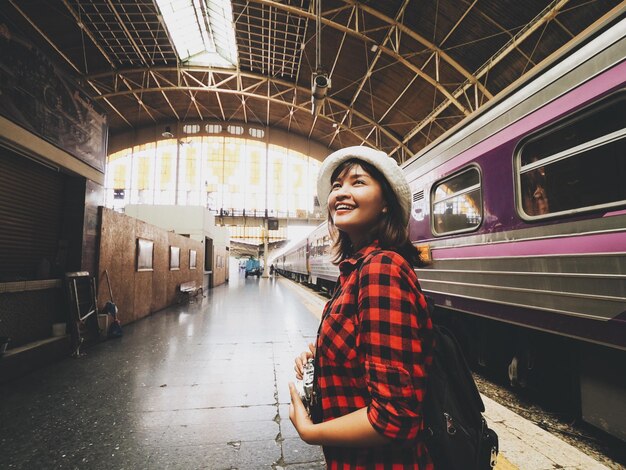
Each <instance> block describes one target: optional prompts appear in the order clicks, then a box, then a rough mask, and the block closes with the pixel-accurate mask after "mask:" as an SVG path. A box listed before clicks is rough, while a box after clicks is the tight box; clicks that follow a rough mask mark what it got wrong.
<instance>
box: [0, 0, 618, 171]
mask: <svg viewBox="0 0 626 470" xmlns="http://www.w3.org/2000/svg"><path fill="white" fill-rule="evenodd" d="M315 3H316V2H315V1H309V0H284V1H272V0H233V2H232V5H233V16H234V24H235V28H236V40H237V47H238V56H239V66H238V69H237V70H232V71H227V70H220V69H209V68H199V67H188V66H185V65H184V64H181V63H179V62H178V61H177V58H176V54H175V51H174V48H173V46H172V44H171V41H170V40H169V38H168V34H167V32H166V31H165V29H164V27H163V25H162V23H161V22H160V19H159V16H158V13H159V12H158V10H157V7H156V6H155V4H154V2H153V1H152V0H138V1H131V0H27V1H18V0H4V1H3V2H2V6H1V7H0V8H1V11H2V15H1V16H0V19H1V21H2V22H9V23H10V24H12V25H13V26H17V27H18V28H20V30H22V31H23V32H25V33H26V34H27V35H28V37H30V38H32V40H33V41H34V42H35V43H36V44H38V45H39V46H41V47H42V48H43V49H45V50H47V52H48V53H49V54H50V55H51V56H52V57H53V58H55V59H56V61H57V62H58V63H59V64H62V65H63V66H64V67H66V68H67V69H68V70H69V71H70V72H71V73H72V74H74V75H75V76H77V77H79V78H80V79H81V81H82V83H83V84H84V86H85V88H86V90H87V91H88V92H90V93H91V94H92V95H93V96H94V97H95V98H96V99H97V100H98V101H99V102H100V103H101V104H102V106H103V107H104V108H105V109H106V110H107V112H108V115H109V124H110V134H111V135H115V134H118V133H125V132H127V131H129V130H133V129H138V128H142V127H148V126H150V127H153V126H155V125H165V124H171V123H176V122H194V123H195V122H198V121H204V122H215V121H223V122H228V123H230V122H238V123H241V122H244V123H250V124H256V125H261V126H271V127H277V128H281V129H283V130H285V131H288V132H290V133H295V134H297V135H299V136H302V137H305V138H308V139H312V140H315V141H317V142H319V143H321V144H322V145H324V146H326V147H327V148H328V149H329V150H332V149H337V148H340V147H343V146H347V145H357V144H363V143H365V144H368V145H371V146H373V147H377V148H381V149H383V150H385V151H387V152H390V153H392V154H393V155H394V157H395V158H396V159H397V160H398V161H405V160H406V159H408V158H409V157H411V156H412V155H413V154H414V153H416V152H417V151H419V150H420V149H421V148H423V147H424V146H425V145H426V144H428V143H429V142H431V141H432V140H434V139H435V138H436V137H438V136H439V135H441V134H442V133H443V132H445V131H446V130H447V129H449V128H450V127H452V126H453V125H455V124H456V123H458V122H459V121H460V120H461V119H463V117H465V116H467V115H469V114H470V113H472V112H473V111H474V110H476V109H477V108H479V107H481V106H484V105H485V104H486V103H488V102H489V101H490V100H491V99H492V98H493V97H494V96H496V95H497V94H498V93H499V92H501V91H502V90H504V89H505V88H507V86H509V85H510V84H511V83H513V82H515V81H516V80H518V79H519V78H520V77H521V76H523V75H524V74H525V73H527V72H529V71H530V70H532V69H533V67H535V66H536V65H537V64H539V63H540V62H541V61H542V60H544V59H545V58H546V57H548V56H549V55H550V54H552V53H554V52H555V51H557V50H559V48H561V47H563V46H564V45H566V44H567V43H568V42H569V41H571V40H572V39H573V38H575V37H576V36H577V35H579V34H581V33H582V32H583V31H585V29H587V28H589V27H591V26H592V25H594V23H596V22H598V21H600V20H601V19H602V18H603V17H605V15H607V14H615V12H616V11H622V12H623V10H624V4H625V3H626V2H620V1H616V0H569V1H568V0H557V1H553V2H549V1H543V0H481V1H478V0H473V1H470V0H434V1H433V0H427V1H424V0H410V1H409V0H381V1H360V2H357V1H354V0H322V2H321V4H322V8H321V10H322V12H321V18H322V28H321V45H322V47H321V51H320V56H321V63H322V65H323V66H324V68H325V69H326V70H327V71H328V72H329V74H330V77H331V80H332V88H331V89H330V91H329V94H328V97H327V99H326V100H325V104H324V107H323V109H322V110H321V112H320V114H319V115H317V116H314V115H312V113H311V102H310V99H311V73H312V71H313V70H314V69H315V62H316V38H315V34H316V12H315V11H314V9H315V8H314V7H315Z"/></svg>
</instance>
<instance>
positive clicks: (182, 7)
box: [156, 0, 237, 68]
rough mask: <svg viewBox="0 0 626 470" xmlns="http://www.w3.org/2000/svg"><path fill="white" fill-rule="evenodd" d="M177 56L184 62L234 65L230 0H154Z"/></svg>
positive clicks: (235, 58)
mask: <svg viewBox="0 0 626 470" xmlns="http://www.w3.org/2000/svg"><path fill="white" fill-rule="evenodd" d="M156 3H157V5H158V7H159V10H160V11H161V16H162V18H163V22H164V23H165V27H166V28H167V31H168V34H169V36H170V38H171V40H172V42H173V43H174V48H175V49H176V53H177V54H178V58H179V59H180V60H181V62H183V63H184V64H187V65H200V66H208V67H223V68H235V67H236V66H237V46H236V43H235V30H234V28H233V11H232V6H231V3H230V1H229V0H156Z"/></svg>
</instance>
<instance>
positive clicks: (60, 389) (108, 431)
mask: <svg viewBox="0 0 626 470" xmlns="http://www.w3.org/2000/svg"><path fill="white" fill-rule="evenodd" d="M323 303H324V301H323V300H322V299H320V298H319V297H317V296H316V295H314V294H313V293H311V292H308V291H307V290H306V289H303V288H301V287H300V286H297V285H296V284H294V283H292V282H291V281H288V280H286V279H282V278H278V279H276V278H270V279H263V278H261V279H258V278H256V277H255V278H247V279H246V278H244V274H243V273H239V272H237V273H235V272H233V273H232V274H231V277H230V283H229V284H226V285H222V286H219V287H217V288H215V289H212V290H210V291H208V292H206V293H205V297H204V298H202V299H200V298H198V300H197V301H195V302H192V303H189V304H186V305H180V306H176V307H172V308H168V309H166V310H163V311H160V312H157V313H154V314H153V315H151V316H150V317H148V318H145V319H143V320H140V321H138V322H136V323H133V324H130V325H126V326H125V327H124V335H123V337H122V338H119V339H113V340H108V341H105V342H103V343H101V344H98V345H96V346H93V347H91V348H89V349H87V350H86V351H85V355H84V356H81V357H79V358H69V357H68V358H67V359H64V360H62V361H60V362H57V363H55V364H53V365H51V366H48V367H46V368H43V369H39V370H37V371H34V372H32V373H30V374H28V375H26V376H24V377H21V378H19V379H16V380H14V381H11V382H8V383H6V384H4V385H2V386H0V448H1V449H2V453H1V455H0V468H3V469H4V468H6V469H34V468H37V469H52V468H61V469H65V468H67V469H211V470H213V469H269V468H273V469H290V470H301V469H323V468H325V465H324V462H323V456H322V452H321V449H320V448H319V447H316V446H309V445H307V444H304V443H303V442H302V441H301V440H300V439H299V438H298V435H297V433H296V431H295V429H294V428H293V426H292V425H291V422H290V421H289V416H288V405H289V390H288V386H287V383H288V382H289V381H292V380H293V360H294V357H295V356H296V355H297V354H298V353H300V352H301V351H302V350H303V349H304V348H305V347H306V345H307V344H308V343H309V342H311V341H313V340H314V337H315V333H316V331H317V324H318V321H319V315H320V314H321V307H322V305H323ZM121 314H123V312H121ZM0 360H1V359H0ZM485 402H486V403H485V404H486V407H487V412H486V417H487V420H488V421H489V424H490V426H492V427H493V428H494V429H495V430H496V432H497V433H498V435H499V436H500V447H501V454H500V457H499V460H498V465H497V467H496V468H497V469H499V470H506V469H516V468H518V469H529V470H533V469H537V470H539V469H541V470H543V469H554V468H567V469H602V468H607V467H605V466H603V465H601V464H600V463H598V462H596V461H594V460H593V459H591V458H590V457H588V456H586V455H584V454H583V453H582V452H580V451H578V450H577V449H575V448H573V447H571V446H569V445H568V444H566V443H564V442H563V441H560V440H559V439H557V438H556V437H554V436H552V435H550V434H548V433H547V432H545V431H543V430H542V429H540V428H538V427H536V426H534V425H532V424H531V423H529V422H527V421H526V420H524V419H523V418H521V417H519V416H517V415H515V414H514V413H512V412H510V411H509V410H507V409H506V408H504V407H503V406H501V405H499V404H497V403H495V402H493V401H491V400H489V399H486V398H485Z"/></svg>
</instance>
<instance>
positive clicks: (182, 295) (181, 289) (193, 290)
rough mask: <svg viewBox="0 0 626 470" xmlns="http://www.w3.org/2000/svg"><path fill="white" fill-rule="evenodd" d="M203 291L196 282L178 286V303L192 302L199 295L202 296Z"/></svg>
mask: <svg viewBox="0 0 626 470" xmlns="http://www.w3.org/2000/svg"><path fill="white" fill-rule="evenodd" d="M202 293H203V289H202V287H199V286H197V285H196V281H188V282H183V283H182V284H180V285H179V286H178V303H179V304H180V303H182V302H183V301H185V300H186V301H190V300H191V298H192V297H193V298H195V297H196V296H197V295H198V294H202Z"/></svg>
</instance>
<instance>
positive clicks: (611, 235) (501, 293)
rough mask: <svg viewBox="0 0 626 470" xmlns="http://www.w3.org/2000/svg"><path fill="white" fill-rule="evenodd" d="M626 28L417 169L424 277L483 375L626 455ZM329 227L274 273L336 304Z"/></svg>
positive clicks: (450, 138) (450, 136)
mask: <svg viewBox="0 0 626 470" xmlns="http://www.w3.org/2000/svg"><path fill="white" fill-rule="evenodd" d="M625 36H626V20H625V19H622V20H621V21H618V22H615V24H613V25H610V26H607V27H603V28H602V31H600V32H598V31H596V32H595V33H594V34H593V35H590V36H589V37H588V38H586V40H584V41H583V40H582V39H581V40H580V41H579V42H578V43H577V44H575V45H573V46H572V47H571V48H570V50H569V51H566V52H564V53H563V55H562V56H561V57H560V58H559V59H558V60H555V61H553V62H552V63H551V64H546V65H544V66H543V67H542V68H541V69H539V71H538V72H536V73H535V74H534V75H533V77H532V79H529V80H526V81H525V82H524V83H523V84H520V85H519V86H518V87H517V88H515V89H511V90H510V91H509V92H508V93H507V94H506V95H504V96H499V97H498V98H497V99H496V100H494V102H492V103H490V104H488V105H487V106H486V107H485V109H482V110H480V111H479V112H478V113H474V114H473V115H472V116H469V117H468V118H467V119H465V120H464V121H463V122H461V123H460V124H459V125H457V126H456V127H455V128H453V129H452V130H451V131H449V132H447V133H446V134H444V135H443V136H442V137H441V138H439V139H438V140H437V141H435V142H433V143H432V144H431V145H429V146H428V147H426V148H425V149H424V150H423V151H421V152H420V153H419V154H417V155H415V157H414V158H412V159H411V160H410V161H408V162H407V163H405V164H404V165H403V169H404V171H405V172H406V175H407V178H408V180H409V183H410V186H411V191H412V195H413V207H412V220H411V224H410V235H411V240H412V241H413V243H414V244H415V245H416V246H418V247H419V248H420V249H421V250H422V252H423V253H424V254H425V255H426V256H427V257H428V258H429V259H430V261H431V262H430V264H429V266H428V267H426V268H423V269H417V270H416V272H417V275H418V278H419V279H420V283H421V286H422V288H423V289H424V291H425V292H426V293H427V294H428V295H430V296H431V297H432V298H433V299H434V300H435V302H436V304H437V306H438V308H437V310H438V312H439V313H438V316H440V317H441V321H445V322H448V323H449V324H450V325H451V326H452V327H453V328H454V329H455V330H456V331H457V333H458V334H459V335H460V336H461V339H462V342H463V344H464V346H465V348H466V350H467V352H468V355H469V357H470V359H471V361H472V362H473V363H474V364H476V365H482V366H485V367H489V368H491V369H492V370H497V371H499V372H500V373H502V374H508V378H509V380H510V381H511V383H512V384H519V385H522V386H524V385H527V386H529V387H532V386H537V387H540V386H541V385H542V384H543V385H547V384H549V387H548V388H549V389H550V390H552V391H557V392H558V397H557V400H558V401H561V402H562V403H566V402H567V403H570V404H572V405H573V406H575V407H576V408H575V409H576V410H577V411H578V412H579V413H580V415H581V417H582V418H583V420H584V421H586V422H589V423H591V424H593V425H595V426H597V427H599V428H601V429H603V430H605V431H607V432H608V433H610V434H612V435H614V436H616V437H618V438H620V439H622V440H626V399H625V397H626V372H625V371H626V352H625V351H626V111H625V110H626V61H625V58H626V37H625ZM329 249H330V239H329V237H328V232H327V228H326V224H323V225H321V226H319V227H318V228H317V229H315V231H313V232H312V233H311V234H310V235H309V237H308V238H307V239H306V240H303V241H302V242H301V243H300V244H299V245H298V246H296V247H294V248H293V249H291V250H290V251H289V252H287V253H285V254H284V255H283V256H281V257H279V258H278V259H277V260H276V261H275V265H276V267H277V269H278V271H279V272H281V273H283V274H284V275H286V276H290V277H292V278H294V279H297V280H300V281H304V282H307V283H310V284H312V285H314V286H317V287H319V288H324V289H327V290H330V289H332V288H333V286H334V283H335V281H336V279H337V275H338V270H337V268H336V267H335V266H333V265H332V264H331V263H330V261H329Z"/></svg>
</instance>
